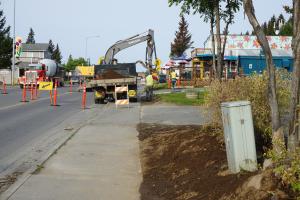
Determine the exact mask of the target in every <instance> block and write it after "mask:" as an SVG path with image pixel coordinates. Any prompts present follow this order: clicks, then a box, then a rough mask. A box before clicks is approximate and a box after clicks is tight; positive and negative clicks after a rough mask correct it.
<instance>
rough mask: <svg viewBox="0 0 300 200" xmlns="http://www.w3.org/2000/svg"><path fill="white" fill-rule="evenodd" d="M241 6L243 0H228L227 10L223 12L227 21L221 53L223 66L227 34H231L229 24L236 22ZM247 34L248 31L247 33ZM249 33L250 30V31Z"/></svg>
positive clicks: (224, 19)
mask: <svg viewBox="0 0 300 200" xmlns="http://www.w3.org/2000/svg"><path fill="white" fill-rule="evenodd" d="M240 6H241V2H240V1H239V0H226V6H225V10H224V11H223V13H222V15H221V16H222V19H223V21H224V23H225V28H224V34H223V35H224V42H223V47H222V53H221V61H222V66H223V61H224V54H225V47H226V43H227V35H228V34H229V31H228V29H229V25H231V24H233V23H234V14H235V13H236V12H237V11H239V9H240ZM246 34H247V33H246ZM248 35H249V32H248Z"/></svg>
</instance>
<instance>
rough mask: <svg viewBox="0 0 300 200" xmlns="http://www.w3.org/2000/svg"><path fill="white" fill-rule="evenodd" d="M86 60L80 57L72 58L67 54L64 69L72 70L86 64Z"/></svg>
mask: <svg viewBox="0 0 300 200" xmlns="http://www.w3.org/2000/svg"><path fill="white" fill-rule="evenodd" d="M87 65H88V62H87V61H86V60H85V59H84V58H82V57H80V58H77V59H73V57H72V55H70V56H69V58H68V62H67V64H65V65H64V67H65V70H66V71H68V72H69V71H73V70H75V68H76V67H77V66H87Z"/></svg>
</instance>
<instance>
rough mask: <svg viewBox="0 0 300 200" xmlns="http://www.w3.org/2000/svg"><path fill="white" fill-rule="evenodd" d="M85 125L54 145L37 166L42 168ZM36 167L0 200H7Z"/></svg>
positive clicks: (2, 195) (3, 194)
mask: <svg viewBox="0 0 300 200" xmlns="http://www.w3.org/2000/svg"><path fill="white" fill-rule="evenodd" d="M83 126H85V124H83V125H81V126H80V127H79V128H77V129H76V130H74V131H73V132H72V133H71V135H69V136H68V137H67V138H64V139H63V140H62V141H61V142H60V143H59V144H58V145H56V146H55V147H54V148H53V149H52V150H50V151H49V152H48V153H47V154H45V156H43V158H42V159H41V160H40V161H39V162H37V166H43V165H44V164H45V163H46V162H47V161H48V160H49V159H50V158H51V157H52V156H53V155H55V154H56V151H58V150H59V149H60V148H61V147H63V146H64V145H65V144H66V143H67V142H68V141H69V140H70V139H72V137H73V136H74V135H75V134H76V133H77V132H78V131H79V130H80V129H81V128H82V127H83ZM37 166H33V167H31V168H30V169H29V170H27V171H26V172H24V173H23V174H22V175H21V176H20V177H19V178H18V179H17V181H16V182H15V183H13V184H12V185H11V186H10V187H9V188H8V189H7V190H6V191H5V192H3V193H2V194H1V195H0V200H8V199H9V198H10V197H11V196H12V195H13V194H14V193H15V192H16V191H17V190H18V189H19V188H20V187H21V186H22V185H23V184H24V183H25V182H26V181H27V180H28V179H29V178H30V177H31V176H32V175H33V174H34V173H35V172H36V170H37Z"/></svg>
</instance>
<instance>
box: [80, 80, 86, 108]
mask: <svg viewBox="0 0 300 200" xmlns="http://www.w3.org/2000/svg"><path fill="white" fill-rule="evenodd" d="M81 108H82V109H85V108H86V85H85V83H84V84H83V91H82V102H81Z"/></svg>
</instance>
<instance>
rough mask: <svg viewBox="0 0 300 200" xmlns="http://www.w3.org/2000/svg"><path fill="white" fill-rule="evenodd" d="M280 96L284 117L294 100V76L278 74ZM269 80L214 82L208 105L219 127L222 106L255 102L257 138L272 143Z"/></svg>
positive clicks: (252, 76) (242, 79)
mask: <svg viewBox="0 0 300 200" xmlns="http://www.w3.org/2000/svg"><path fill="white" fill-rule="evenodd" d="M276 81H277V95H278V104H279V110H280V112H281V114H282V116H284V114H285V113H286V111H287V108H288V105H289V99H290V74H289V73H288V72H286V71H277V73H276ZM267 84H268V80H267V76H266V74H263V75H258V74H253V75H251V76H249V77H241V78H237V79H235V80H229V81H223V82H220V81H218V80H214V81H212V83H211V85H210V86H209V87H208V93H207V95H206V98H205V102H206V105H207V108H208V109H209V110H208V112H209V114H210V115H211V117H212V120H213V123H214V125H215V126H218V127H222V118H221V117H222V116H221V109H220V104H221V103H222V102H229V101H244V100H248V101H250V102H251V108H252V115H253V123H254V129H255V132H256V135H259V136H260V138H262V139H264V140H265V142H262V143H268V141H270V138H271V133H272V129H271V111H270V107H269V104H268V102H269V101H268V85H267Z"/></svg>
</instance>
